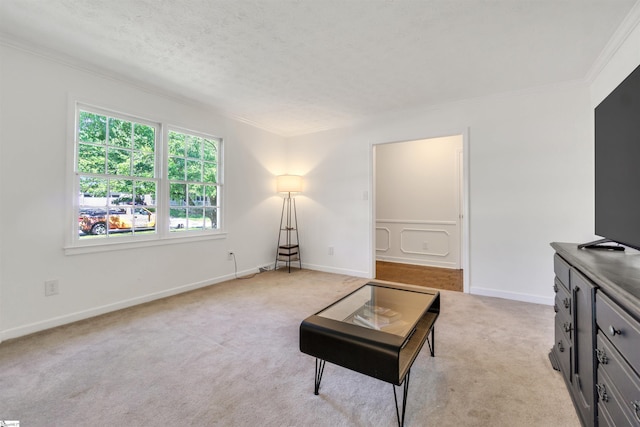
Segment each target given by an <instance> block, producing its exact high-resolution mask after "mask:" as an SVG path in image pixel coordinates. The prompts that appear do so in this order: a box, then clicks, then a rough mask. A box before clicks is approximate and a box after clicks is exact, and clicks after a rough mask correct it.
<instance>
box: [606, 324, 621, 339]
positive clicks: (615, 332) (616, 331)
mask: <svg viewBox="0 0 640 427" xmlns="http://www.w3.org/2000/svg"><path fill="white" fill-rule="evenodd" d="M609 333H610V334H611V336H612V337H615V336H616V335H622V331H621V330H620V329H616V328H614V327H613V325H611V326H609Z"/></svg>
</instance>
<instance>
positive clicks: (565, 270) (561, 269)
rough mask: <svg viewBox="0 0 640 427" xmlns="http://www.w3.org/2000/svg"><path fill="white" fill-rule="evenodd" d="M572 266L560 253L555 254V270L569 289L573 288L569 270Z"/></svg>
mask: <svg viewBox="0 0 640 427" xmlns="http://www.w3.org/2000/svg"><path fill="white" fill-rule="evenodd" d="M570 269H571V267H570V266H569V264H568V263H567V262H566V261H565V260H564V259H562V257H561V256H560V255H558V254H555V255H554V256H553V271H554V272H555V273H556V277H557V278H558V279H559V280H560V282H561V283H562V284H563V285H564V287H565V288H567V290H569V291H570V290H571V283H570V282H569V270H570Z"/></svg>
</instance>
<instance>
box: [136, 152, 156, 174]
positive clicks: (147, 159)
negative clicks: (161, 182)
mask: <svg viewBox="0 0 640 427" xmlns="http://www.w3.org/2000/svg"><path fill="white" fill-rule="evenodd" d="M154 162H155V156H154V154H153V153H141V152H138V151H135V152H134V153H133V175H134V176H139V177H145V178H153V166H154Z"/></svg>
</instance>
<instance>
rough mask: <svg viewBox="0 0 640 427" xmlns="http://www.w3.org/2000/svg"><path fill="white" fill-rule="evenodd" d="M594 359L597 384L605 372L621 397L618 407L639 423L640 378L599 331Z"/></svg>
mask: <svg viewBox="0 0 640 427" xmlns="http://www.w3.org/2000/svg"><path fill="white" fill-rule="evenodd" d="M596 359H597V362H598V382H600V378H601V377H602V376H603V375H602V373H603V372H605V373H606V376H607V377H608V378H609V379H610V380H611V383H612V384H614V387H615V388H616V390H617V392H618V394H619V395H620V397H621V399H620V401H619V402H618V403H619V406H620V407H621V408H622V409H623V410H625V411H626V412H627V413H628V415H627V417H628V418H632V419H635V418H637V420H636V422H638V423H640V377H639V376H638V374H637V373H636V372H635V371H634V370H633V369H631V367H630V366H629V365H628V364H627V362H626V361H625V360H624V359H623V358H622V356H621V355H620V353H618V352H617V351H616V349H615V348H614V347H613V346H612V345H611V343H610V342H609V340H608V339H607V338H606V337H605V336H604V335H602V333H601V331H599V332H598V337H597V348H596Z"/></svg>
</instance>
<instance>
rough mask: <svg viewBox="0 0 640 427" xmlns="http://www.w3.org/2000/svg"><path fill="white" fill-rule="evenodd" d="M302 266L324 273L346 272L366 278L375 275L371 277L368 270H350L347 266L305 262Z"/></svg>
mask: <svg viewBox="0 0 640 427" xmlns="http://www.w3.org/2000/svg"><path fill="white" fill-rule="evenodd" d="M302 268H306V269H307V270H315V271H322V272H324V273H334V274H345V275H347V276H355V277H362V278H364V279H373V277H371V276H370V275H369V272H367V271H358V270H348V269H346V268H336V267H329V266H326V265H317V264H305V263H302Z"/></svg>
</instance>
